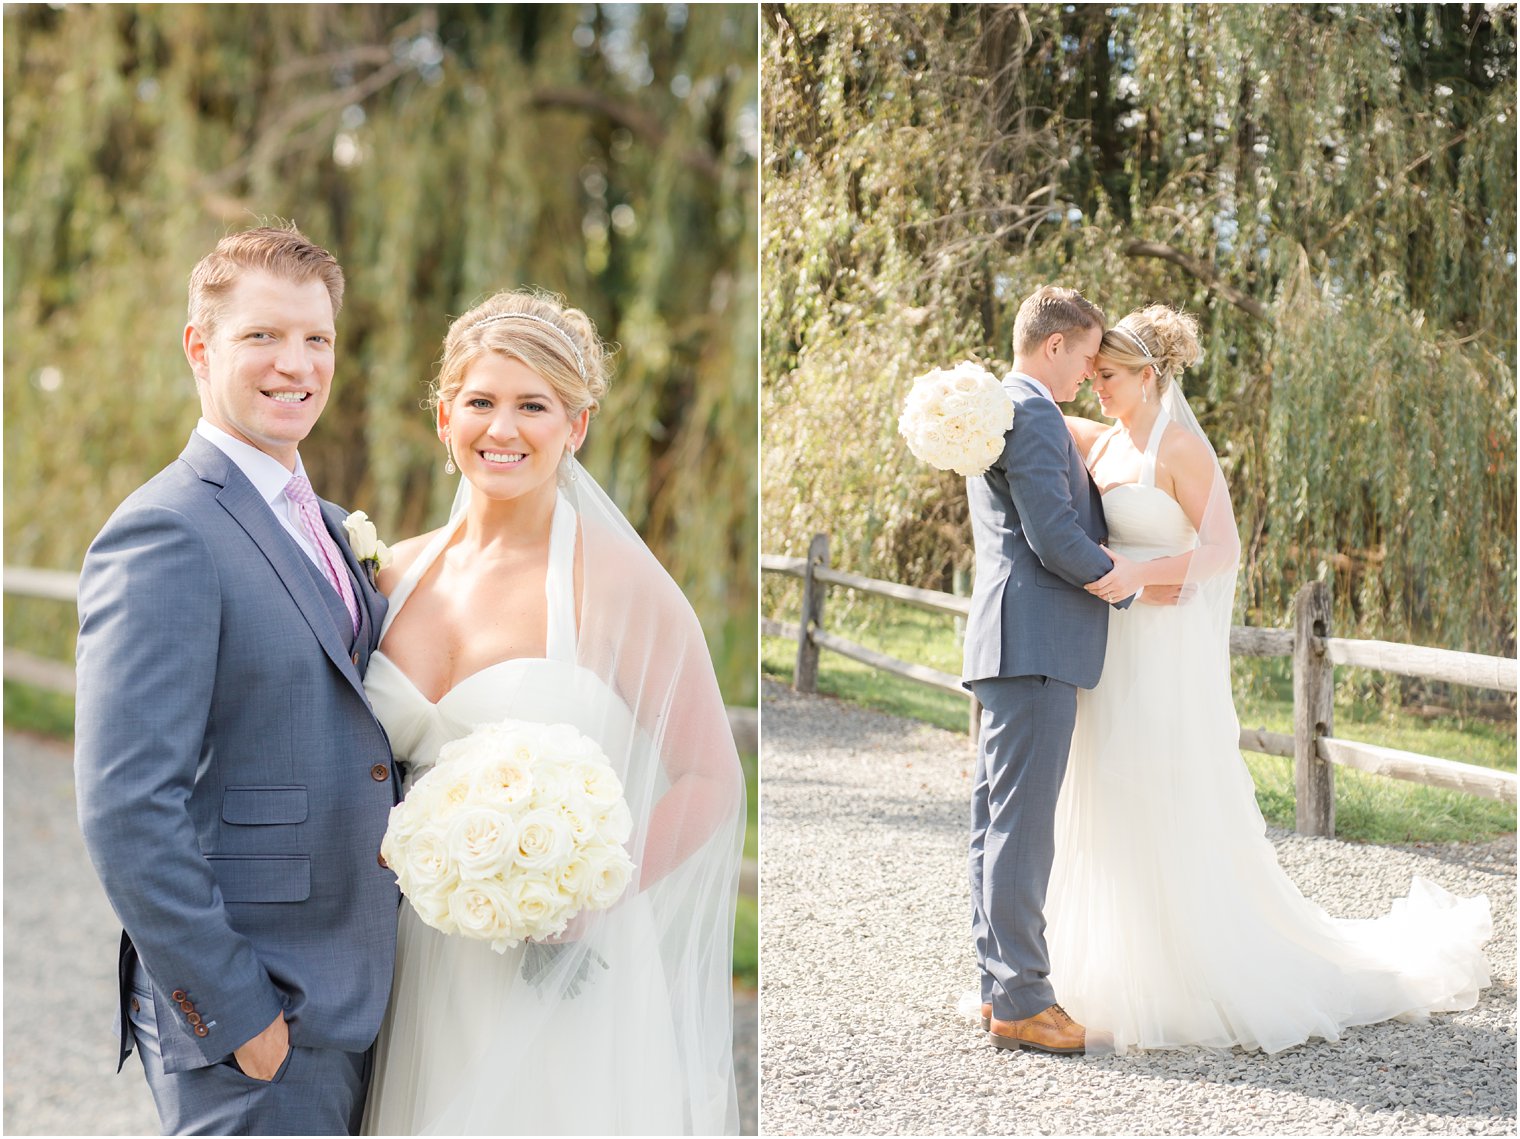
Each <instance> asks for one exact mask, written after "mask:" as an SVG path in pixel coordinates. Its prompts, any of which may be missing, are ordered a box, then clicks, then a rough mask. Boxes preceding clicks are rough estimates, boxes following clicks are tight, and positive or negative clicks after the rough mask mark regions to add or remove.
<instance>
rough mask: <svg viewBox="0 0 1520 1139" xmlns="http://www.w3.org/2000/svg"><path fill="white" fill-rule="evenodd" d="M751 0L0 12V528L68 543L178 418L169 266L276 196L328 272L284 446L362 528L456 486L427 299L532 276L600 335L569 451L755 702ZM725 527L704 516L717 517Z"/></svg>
mask: <svg viewBox="0 0 1520 1139" xmlns="http://www.w3.org/2000/svg"><path fill="white" fill-rule="evenodd" d="M756 19H757V17H756V13H755V11H754V9H753V8H752V7H746V6H743V5H730V6H713V7H709V6H692V7H690V8H689V9H688V8H687V7H685V6H670V7H665V6H660V5H647V6H620V5H608V6H597V5H542V6H531V5H524V6H507V5H500V6H493V5H460V6H450V5H444V6H441V7H440V6H433V5H418V4H401V5H318V6H301V5H292V6H273V7H269V6H260V5H225V6H224V5H197V4H192V5H137V4H131V5H120V6H116V5H68V6H59V7H56V8H55V7H49V6H43V5H14V6H11V7H9V8H7V9H6V13H5V32H6V35H5V37H4V39H5V43H4V53H5V105H6V117H5V190H6V195H7V207H8V208H7V214H6V256H5V346H4V355H5V373H6V376H7V379H8V380H9V381H10V382H8V383H7V384H6V385H5V418H6V422H7V424H8V426H9V428H10V430H9V431H7V432H6V436H5V459H6V464H7V467H8V468H9V470H10V472H11V478H10V480H9V482H8V484H7V498H6V506H7V509H6V512H5V540H6V543H7V559H8V561H9V562H10V563H11V564H23V565H33V566H42V567H53V568H77V566H78V565H79V562H80V560H81V558H82V556H83V554H84V550H85V548H86V546H87V544H88V542H89V540H90V538H91V537H92V536H93V535H94V534H95V532H96V531H97V530H98V529H99V528H100V526H101V524H102V523H103V522H104V521H105V519H106V517H107V516H108V515H109V513H110V512H111V510H112V509H114V507H115V506H116V504H117V503H118V502H120V501H121V499H122V498H124V497H125V496H126V495H127V494H128V493H129V492H130V491H131V490H132V489H133V488H134V487H136V486H137V485H139V484H140V483H142V482H143V481H144V480H146V479H147V478H148V477H149V476H151V475H152V474H153V473H154V472H155V471H157V470H158V469H160V468H161V467H163V466H164V465H166V464H167V463H168V462H169V461H171V460H172V459H173V458H174V456H175V455H177V454H178V453H179V451H180V449H181V447H182V446H183V444H184V440H185V437H186V435H187V434H188V433H189V431H190V428H191V427H192V425H193V424H194V422H195V418H196V416H197V414H198V401H197V398H196V393H195V390H194V385H193V381H192V380H191V378H190V375H189V371H188V367H187V366H186V364H185V362H184V359H183V356H182V354H181V351H180V348H179V342H180V329H181V327H182V325H183V323H184V315H183V314H184V303H185V280H186V277H187V276H188V274H189V270H190V268H191V266H192V265H194V263H195V262H196V261H197V260H198V259H199V258H200V257H201V256H202V255H204V254H205V253H206V252H207V251H209V249H210V248H211V247H212V245H213V244H214V243H215V242H216V240H217V239H218V238H219V237H220V236H221V235H222V234H223V233H225V232H227V231H229V230H232V229H237V228H244V227H246V226H248V225H251V224H254V223H255V222H256V221H257V220H258V219H261V218H271V217H285V218H290V219H292V220H294V221H296V222H297V223H298V224H299V225H300V226H301V227H302V228H303V229H304V230H305V231H306V232H307V233H308V234H309V235H310V236H311V237H312V238H313V239H314V240H316V241H318V242H319V243H322V244H324V245H326V246H328V247H329V248H331V249H332V250H333V251H334V253H335V254H336V255H337V256H338V258H339V260H340V261H341V262H342V263H343V266H344V269H345V272H346V275H347V278H348V293H347V298H346V303H345V306H344V311H343V313H342V315H341V317H340V320H339V365H338V374H337V379H336V383H335V385H334V394H333V397H332V400H331V402H330V404H329V407H328V409H327V411H326V414H325V415H324V417H323V420H322V422H321V424H320V425H319V426H318V428H317V429H316V431H315V432H314V433H313V434H312V437H311V438H310V439H309V440H308V441H307V443H306V445H305V446H304V447H303V449H302V455H303V459H304V460H305V462H306V464H307V467H308V469H309V470H310V471H311V472H312V479H313V482H314V483H315V484H316V485H317V486H318V487H319V488H321V490H322V492H323V493H324V495H326V496H327V497H330V498H333V499H335V500H336V501H339V502H342V503H344V504H345V505H349V506H351V507H362V508H363V509H365V510H367V511H368V512H369V514H370V515H371V517H373V518H374V519H375V520H376V522H377V524H378V526H379V527H380V530H381V532H382V534H383V535H385V536H393V537H401V536H404V535H406V534H414V533H417V532H419V531H421V530H424V529H426V528H428V527H430V526H433V525H437V524H438V523H439V522H440V521H441V520H442V517H443V516H444V514H445V513H446V511H447V507H448V503H449V501H450V499H451V497H452V494H453V489H452V485H451V482H452V480H448V479H445V478H444V477H442V474H441V465H442V456H441V453H440V451H439V447H438V443H437V440H436V437H435V435H434V431H433V427H432V424H431V421H430V418H429V415H428V413H427V412H426V411H424V410H423V407H422V402H423V399H424V396H425V393H426V385H427V381H428V380H429V379H430V378H431V376H432V374H433V371H434V366H435V362H436V360H437V357H438V354H439V351H440V346H441V344H442V340H443V335H444V332H445V330H446V329H447V327H448V323H449V320H450V319H451V317H453V316H455V315H457V314H458V313H460V312H463V311H464V310H465V309H466V308H468V307H469V306H470V305H471V304H472V303H473V302H474V301H476V300H478V299H480V298H481V297H482V296H483V295H485V294H487V293H489V292H492V291H494V290H496V289H499V288H504V287H512V286H517V285H521V284H534V285H538V286H541V287H544V288H548V289H551V290H554V291H556V292H559V293H562V294H564V295H565V296H566V297H567V298H569V299H570V300H571V302H572V303H574V304H576V305H579V306H581V307H583V308H585V309H586V310H587V311H588V312H589V313H590V314H591V316H592V317H593V319H594V320H595V321H596V323H597V326H598V328H599V330H600V331H601V332H602V334H603V336H604V337H606V338H607V339H609V340H612V341H615V342H617V343H619V344H620V345H621V352H620V353H619V356H618V359H617V365H618V366H617V374H616V377H615V379H614V383H613V387H612V390H611V391H610V393H609V395H608V397H607V398H606V400H605V401H604V405H603V410H602V412H601V414H600V415H599V416H598V418H597V420H596V422H595V423H594V424H593V427H592V431H591V435H590V439H589V443H588V447H587V449H586V451H585V452H584V453H583V458H584V461H585V463H586V465H587V467H588V468H589V469H590V470H591V472H592V473H593V474H594V475H596V477H597V478H598V479H600V480H601V481H602V482H603V484H604V485H605V486H606V487H607V488H608V490H609V492H610V493H611V494H612V495H613V497H614V498H616V499H617V500H618V502H619V503H620V505H622V506H623V508H624V509H625V511H626V512H627V514H628V516H629V518H630V520H631V521H632V522H633V523H634V525H635V526H636V527H638V528H639V530H640V532H641V533H642V534H643V535H644V536H645V538H646V539H647V540H648V541H649V543H650V545H651V547H652V548H653V549H654V551H655V553H656V554H657V555H658V556H659V558H660V559H661V561H662V562H663V563H664V564H665V565H666V567H667V568H669V569H670V571H671V573H672V575H673V576H674V577H675V578H676V580H677V581H678V582H679V583H680V584H681V586H682V588H683V589H684V590H685V592H686V594H687V596H688V597H689V598H690V599H691V600H692V603H693V605H694V606H695V608H696V610H697V612H698V614H699V616H700V617H701V618H702V622H703V625H704V628H705V629H706V631H707V634H708V638H709V642H710V643H711V644H712V645H713V648H714V652H715V656H716V658H717V664H718V668H719V674H720V680H721V682H722V684H723V688H724V692H725V695H726V697H727V698H728V699H729V700H730V701H731V702H734V703H746V702H752V701H753V699H754V675H753V674H754V667H753V661H754V659H755V651H756V645H755V632H754V593H755V577H754V574H755V569H754V565H755V554H756V550H755V546H754V538H753V535H754V533H755V506H754V503H755V498H756V476H755V465H756V464H755V455H754V439H755V423H756V415H757V407H756V396H755V385H754V374H755V368H756V361H757V356H758V344H757V339H756V331H755V321H754V311H755V304H756V293H755V290H756V287H757V286H756V273H755V265H756V262H757V257H758V253H757V246H756V237H757V233H756V225H755V213H756V208H755V207H756V195H757V187H756V174H757V167H756V152H757V149H758V138H757V135H756V124H755V120H756V110H757V95H758V89H757V83H758V80H757V76H756V68H755V56H754V43H755V34H756ZM715 535H717V536H718V537H717V539H716V540H715V539H714V536H715Z"/></svg>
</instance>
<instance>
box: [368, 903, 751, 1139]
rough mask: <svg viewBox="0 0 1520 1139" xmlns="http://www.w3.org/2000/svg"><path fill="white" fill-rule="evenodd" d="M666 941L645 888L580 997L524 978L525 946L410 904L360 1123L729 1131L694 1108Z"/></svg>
mask: <svg viewBox="0 0 1520 1139" xmlns="http://www.w3.org/2000/svg"><path fill="white" fill-rule="evenodd" d="M657 942H658V934H657V932H656V930H655V927H654V923H653V921H652V920H651V914H650V905H649V901H648V896H647V895H644V896H638V897H634V898H631V899H629V900H628V901H626V902H624V903H623V904H621V905H619V906H618V907H616V908H615V909H614V910H612V911H609V912H608V913H607V914H605V915H603V916H602V917H601V918H600V920H599V922H598V924H597V926H596V934H595V937H594V940H593V941H592V942H591V943H589V945H588V946H587V948H590V949H592V950H593V951H594V955H593V954H587V955H586V960H587V963H588V965H587V970H586V981H585V983H584V985H583V987H582V988H581V990H580V992H579V993H578V994H577V995H575V996H573V997H572V996H568V995H565V994H564V993H563V991H562V990H563V989H564V987H565V986H564V983H563V978H561V977H558V976H552V975H551V976H550V977H549V979H548V980H547V981H544V982H538V983H535V982H534V981H532V980H529V979H527V978H525V977H524V976H523V971H522V963H523V954H524V952H525V950H524V948H522V947H519V948H518V949H514V950H508V951H507V952H506V953H504V954H498V953H496V952H495V951H494V950H492V949H491V947H490V945H489V944H487V943H485V942H480V941H469V940H465V939H464V938H461V937H453V936H445V935H443V934H441V933H439V932H438V931H437V930H434V929H432V928H430V927H428V926H426V925H424V924H423V922H422V920H421V919H420V918H418V917H417V915H416V913H415V912H414V911H413V910H412V908H411V906H410V905H408V904H406V903H404V902H403V903H402V906H401V913H400V924H399V927H398V930H397V943H396V973H395V979H394V982H393V985H392V990H391V1004H390V1009H389V1011H388V1012H387V1014H386V1019H385V1024H384V1027H383V1028H382V1029H381V1034H380V1040H379V1043H378V1044H377V1047H376V1056H375V1079H374V1082H373V1084H372V1086H371V1090H370V1097H369V1103H368V1105H367V1107H366V1110H365V1118H364V1129H363V1134H366V1135H427V1134H444V1135H522V1134H542V1135H673V1134H682V1133H690V1132H691V1131H692V1130H694V1129H696V1130H699V1131H706V1130H708V1129H709V1128H712V1129H713V1130H718V1129H721V1127H722V1125H723V1117H722V1116H721V1115H718V1116H716V1117H713V1116H709V1117H708V1118H705V1119H696V1118H694V1113H695V1114H696V1115H701V1114H702V1110H701V1104H700V1103H699V1102H697V1101H694V1100H693V1099H692V1096H693V1094H694V1093H696V1092H699V1091H700V1089H694V1088H693V1087H692V1086H691V1084H690V1082H689V1081H688V1079H687V1073H686V1071H685V1070H684V1069H683V1065H682V1063H681V1057H680V1056H679V1054H678V1049H677V1046H676V1031H677V1026H676V1025H675V1024H674V1023H673V1010H674V1008H675V1007H676V1006H675V1004H674V1003H673V1002H672V1000H671V994H670V993H669V991H668V989H667V984H666V978H665V975H664V970H663V968H662V966H661V963H660V954H659V949H658V944H657ZM580 952H581V950H580V949H577V950H576V951H575V953H576V954H579V953H580ZM604 964H605V967H604ZM724 1090H726V1089H724ZM713 1110H718V1111H721V1107H714V1108H713Z"/></svg>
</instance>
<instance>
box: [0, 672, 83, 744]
mask: <svg viewBox="0 0 1520 1139" xmlns="http://www.w3.org/2000/svg"><path fill="white" fill-rule="evenodd" d="M5 726H6V727H7V728H10V729H19V730H21V731H24V732H37V733H39V734H40V735H45V736H54V737H57V738H60V739H71V738H73V735H74V698H73V697H72V696H66V695H63V694H62V693H58V692H44V691H43V690H42V689H40V688H33V687H32V686H31V685H30V684H18V683H17V682H16V681H13V680H7V681H6V682H5Z"/></svg>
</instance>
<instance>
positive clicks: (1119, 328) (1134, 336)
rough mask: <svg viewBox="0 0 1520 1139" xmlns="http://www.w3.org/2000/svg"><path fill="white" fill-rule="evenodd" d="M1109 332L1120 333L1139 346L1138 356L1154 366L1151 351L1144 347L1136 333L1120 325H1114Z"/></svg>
mask: <svg viewBox="0 0 1520 1139" xmlns="http://www.w3.org/2000/svg"><path fill="white" fill-rule="evenodd" d="M1109 331H1110V332H1122V333H1124V335H1125V336H1127V337H1129V338H1130V340H1132V341H1133V342H1134V343H1135V344H1137V345H1139V347H1140V354H1141V355H1142V356H1144V357H1145V358H1146V359H1147V360H1149V361H1150V362H1151V363H1152V364H1154V363H1155V362H1156V357H1154V356H1152V355H1151V350H1150V349H1149V348H1147V347H1146V346H1145V341H1143V340H1141V339H1140V334H1139V333H1138V332H1136V331H1134V330H1133V329H1130V328H1125V327H1124V325H1122V324H1116V325H1114V326H1113V327H1112V328H1111V329H1109Z"/></svg>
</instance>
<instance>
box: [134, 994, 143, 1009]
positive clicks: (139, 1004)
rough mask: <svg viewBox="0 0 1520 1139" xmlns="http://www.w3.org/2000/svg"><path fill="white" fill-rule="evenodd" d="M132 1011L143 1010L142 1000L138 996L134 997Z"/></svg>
mask: <svg viewBox="0 0 1520 1139" xmlns="http://www.w3.org/2000/svg"><path fill="white" fill-rule="evenodd" d="M132 1011H133V1012H142V1002H141V1001H139V1000H138V999H137V998H136V997H133V998H132Z"/></svg>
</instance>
